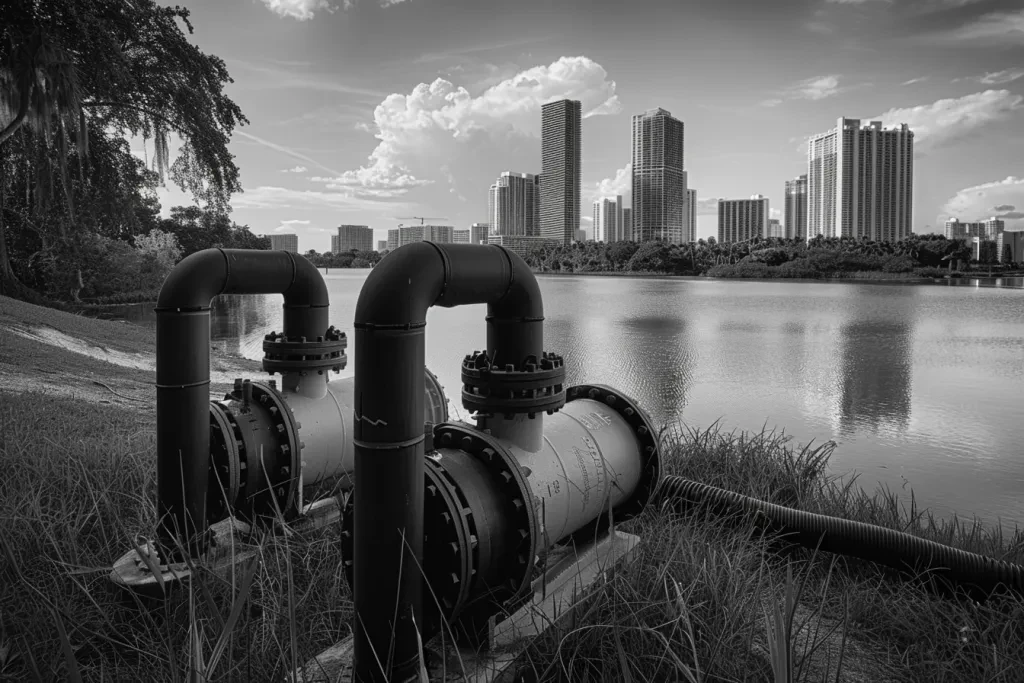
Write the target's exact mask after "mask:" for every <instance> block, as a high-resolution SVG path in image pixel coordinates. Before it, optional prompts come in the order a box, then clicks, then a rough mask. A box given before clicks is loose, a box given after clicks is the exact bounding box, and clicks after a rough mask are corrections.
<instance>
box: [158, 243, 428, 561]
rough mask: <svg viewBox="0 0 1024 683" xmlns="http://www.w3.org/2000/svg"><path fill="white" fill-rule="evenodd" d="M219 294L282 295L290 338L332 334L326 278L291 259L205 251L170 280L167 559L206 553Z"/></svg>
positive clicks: (161, 305) (161, 499) (165, 341)
mask: <svg viewBox="0 0 1024 683" xmlns="http://www.w3.org/2000/svg"><path fill="white" fill-rule="evenodd" d="M218 294H283V295H284V324H285V329H284V331H285V334H286V335H287V336H289V337H307V338H309V339H315V338H316V337H318V336H322V335H323V334H324V333H325V332H326V331H327V327H328V325H327V316H328V306H329V300H328V295H327V285H326V284H325V283H324V279H323V277H322V276H321V275H320V273H319V271H317V269H316V268H315V267H314V266H313V264H311V263H310V262H309V261H307V260H306V259H305V258H303V257H301V256H298V255H296V254H291V253H289V252H285V251H260V250H250V249H206V250H204V251H200V252H197V253H195V254H192V255H190V256H187V257H186V258H185V259H183V260H182V261H181V263H179V264H178V265H177V266H175V268H174V270H172V271H171V273H170V274H169V275H168V276H167V279H166V280H165V281H164V284H163V287H161V289H160V296H159V297H158V299H157V305H156V309H155V310H156V432H157V513H158V515H159V517H160V527H159V535H160V540H161V543H162V545H163V546H164V549H165V552H169V553H171V554H174V553H175V550H176V548H177V544H176V543H175V539H179V540H180V541H181V542H182V545H183V547H184V548H185V549H186V550H187V552H188V553H189V554H190V555H191V556H192V557H198V556H199V555H200V554H201V553H202V552H203V551H204V550H205V549H206V548H205V546H206V530H207V527H206V494H207V487H208V481H209V480H208V477H209V464H210V463H209V459H210V430H209V419H210V417H209V413H210V392H209V385H210V302H211V300H212V299H213V297H215V296H217V295H218ZM421 374H422V373H421ZM422 393H423V389H422V387H421V388H420V394H421V396H420V400H422Z"/></svg>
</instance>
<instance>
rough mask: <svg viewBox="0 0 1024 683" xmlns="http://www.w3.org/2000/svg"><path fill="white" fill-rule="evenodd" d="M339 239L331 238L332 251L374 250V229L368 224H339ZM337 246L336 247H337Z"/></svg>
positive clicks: (338, 252)
mask: <svg viewBox="0 0 1024 683" xmlns="http://www.w3.org/2000/svg"><path fill="white" fill-rule="evenodd" d="M336 237H337V239H336V240H335V239H332V240H331V251H333V252H334V253H335V254H340V253H342V252H345V251H352V250H353V249H358V250H359V251H373V230H371V229H370V228H369V226H366V225H339V226H338V234H337V235H336ZM335 247H336V248H335Z"/></svg>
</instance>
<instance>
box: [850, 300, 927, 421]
mask: <svg viewBox="0 0 1024 683" xmlns="http://www.w3.org/2000/svg"><path fill="white" fill-rule="evenodd" d="M854 291H855V292H856V295H855V297H854V301H853V303H852V304H851V305H850V307H849V309H848V317H847V319H846V320H845V321H844V322H843V324H842V325H841V326H840V328H839V334H840V345H841V348H842V355H841V358H840V363H841V368H842V380H841V383H840V392H841V393H840V397H839V431H840V434H842V435H843V436H849V435H852V434H853V433H854V432H856V431H858V430H859V429H861V428H862V427H867V428H869V429H871V430H873V431H876V432H877V431H880V430H885V431H890V432H895V433H903V432H905V431H906V430H907V426H908V424H909V422H910V405H911V380H912V376H913V358H912V356H913V323H914V308H915V306H916V305H917V303H916V299H917V292H918V289H917V288H916V287H876V286H864V287H859V288H857V289H855V290H854Z"/></svg>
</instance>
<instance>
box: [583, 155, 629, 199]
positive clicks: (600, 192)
mask: <svg viewBox="0 0 1024 683" xmlns="http://www.w3.org/2000/svg"><path fill="white" fill-rule="evenodd" d="M632 191H633V163H632V162H628V163H627V164H626V165H625V166H623V167H622V168H620V169H617V170H616V171H615V175H613V176H611V177H610V178H605V179H604V180H600V181H598V182H596V183H594V184H593V185H592V186H591V187H590V188H589V190H588V191H586V192H585V193H584V196H583V200H584V205H586V204H587V203H589V202H596V201H597V200H598V199H602V198H604V197H612V198H613V197H615V196H616V195H622V199H623V202H624V203H625V204H627V205H628V204H629V203H630V202H629V197H630V196H631V195H632Z"/></svg>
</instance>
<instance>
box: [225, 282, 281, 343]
mask: <svg viewBox="0 0 1024 683" xmlns="http://www.w3.org/2000/svg"><path fill="white" fill-rule="evenodd" d="M280 299H281V297H280V296H270V295H258V296H242V295H239V294H227V295H221V296H217V297H214V299H213V301H212V302H211V303H210V339H211V347H212V348H213V349H214V350H215V351H218V352H220V353H229V354H233V355H236V356H251V355H252V354H251V351H252V350H253V347H254V346H255V347H257V348H258V350H259V352H260V354H259V356H260V357H262V353H261V352H262V350H263V335H265V334H267V333H268V332H270V331H271V327H272V321H271V320H269V318H270V313H271V312H272V311H273V310H275V309H276V308H278V306H274V304H275V303H277V304H280ZM275 300H276V301H275Z"/></svg>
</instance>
